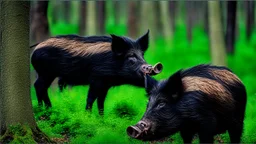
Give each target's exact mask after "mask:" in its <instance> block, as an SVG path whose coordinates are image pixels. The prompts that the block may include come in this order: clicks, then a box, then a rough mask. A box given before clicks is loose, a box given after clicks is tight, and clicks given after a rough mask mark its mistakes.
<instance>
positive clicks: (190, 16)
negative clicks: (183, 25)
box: [186, 1, 194, 43]
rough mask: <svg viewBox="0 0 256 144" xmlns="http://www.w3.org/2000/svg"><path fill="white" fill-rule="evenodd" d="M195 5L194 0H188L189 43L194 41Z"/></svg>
mask: <svg viewBox="0 0 256 144" xmlns="http://www.w3.org/2000/svg"><path fill="white" fill-rule="evenodd" d="M193 7H194V2H192V1H186V12H187V14H186V15H187V17H186V18H187V39H188V41H189V43H191V41H192V29H193V26H194V22H193V16H194V12H193Z"/></svg>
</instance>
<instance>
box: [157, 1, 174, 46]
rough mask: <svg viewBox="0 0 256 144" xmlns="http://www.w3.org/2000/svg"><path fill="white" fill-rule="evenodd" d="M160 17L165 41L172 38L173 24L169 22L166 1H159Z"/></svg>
mask: <svg viewBox="0 0 256 144" xmlns="http://www.w3.org/2000/svg"><path fill="white" fill-rule="evenodd" d="M159 3H160V10H161V11H160V13H161V15H160V17H161V24H162V31H163V34H164V38H165V40H166V42H168V41H170V40H172V37H173V31H172V30H173V29H172V28H173V26H172V23H171V22H170V21H171V20H170V19H171V18H170V14H169V11H168V1H160V2H159Z"/></svg>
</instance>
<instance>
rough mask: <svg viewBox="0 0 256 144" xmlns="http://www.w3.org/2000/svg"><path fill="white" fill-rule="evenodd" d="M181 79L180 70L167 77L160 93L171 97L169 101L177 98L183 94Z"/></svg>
mask: <svg viewBox="0 0 256 144" xmlns="http://www.w3.org/2000/svg"><path fill="white" fill-rule="evenodd" d="M181 78H182V77H181V70H179V71H177V72H176V73H174V74H173V75H172V76H170V77H169V79H168V80H167V81H166V83H165V84H164V85H163V87H162V89H161V92H163V93H164V94H166V95H167V96H168V97H170V96H171V99H177V98H179V97H180V96H181V95H182V93H183V84H182V79H181Z"/></svg>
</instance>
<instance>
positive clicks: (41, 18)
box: [31, 1, 49, 43]
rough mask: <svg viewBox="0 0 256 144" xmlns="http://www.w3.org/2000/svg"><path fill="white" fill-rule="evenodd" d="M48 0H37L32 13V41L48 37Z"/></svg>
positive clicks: (39, 40)
mask: <svg viewBox="0 0 256 144" xmlns="http://www.w3.org/2000/svg"><path fill="white" fill-rule="evenodd" d="M47 9H48V1H38V2H37V4H36V6H35V9H34V10H33V11H34V13H32V24H31V32H32V36H31V38H32V41H35V42H36V43H39V42H42V41H43V40H45V39H47V38H48V37H49V25H48V19H47Z"/></svg>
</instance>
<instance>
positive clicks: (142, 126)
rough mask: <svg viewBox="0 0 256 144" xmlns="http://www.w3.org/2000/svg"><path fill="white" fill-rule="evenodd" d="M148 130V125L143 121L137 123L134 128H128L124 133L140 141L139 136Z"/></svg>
mask: <svg viewBox="0 0 256 144" xmlns="http://www.w3.org/2000/svg"><path fill="white" fill-rule="evenodd" d="M149 129H150V124H149V123H147V122H145V121H139V122H138V123H137V124H136V125H134V126H129V127H128V128H127V129H126V131H127V134H128V135H129V136H130V137H132V138H136V139H140V138H141V136H142V135H143V134H144V133H145V134H147V131H148V130H149Z"/></svg>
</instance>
